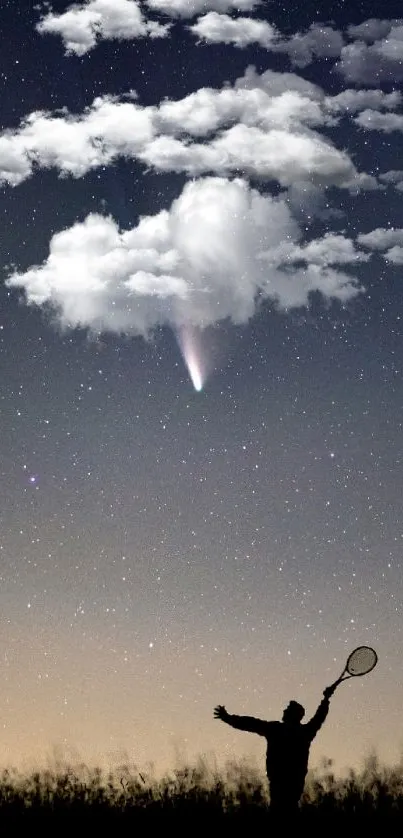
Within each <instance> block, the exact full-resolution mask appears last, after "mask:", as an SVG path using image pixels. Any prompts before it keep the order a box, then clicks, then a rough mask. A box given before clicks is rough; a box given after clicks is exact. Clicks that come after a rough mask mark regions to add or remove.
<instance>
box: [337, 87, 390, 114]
mask: <svg viewBox="0 0 403 838" xmlns="http://www.w3.org/2000/svg"><path fill="white" fill-rule="evenodd" d="M401 101H402V94H401V93H400V91H398V90H394V91H393V92H392V93H384V92H383V90H342V92H341V93H338V94H337V96H327V97H326V99H325V104H326V107H327V108H328V109H329V111H330V112H331V113H334V114H338V113H344V112H346V113H355V112H356V111H360V110H362V109H363V108H369V109H371V110H380V111H381V110H394V109H395V108H397V107H398V106H399V105H400V104H401Z"/></svg>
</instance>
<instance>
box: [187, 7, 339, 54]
mask: <svg viewBox="0 0 403 838" xmlns="http://www.w3.org/2000/svg"><path fill="white" fill-rule="evenodd" d="M189 28H190V30H191V32H193V34H194V35H196V36H197V37H198V38H199V40H200V41H205V42H206V43H210V44H234V46H236V47H246V46H249V45H251V44H258V45H259V46H260V47H263V49H267V50H271V51H272V52H281V53H285V54H287V55H288V57H289V59H290V61H291V63H292V64H293V65H294V66H296V67H306V66H307V65H308V64H311V62H312V61H313V60H314V58H335V57H338V56H339V55H340V52H341V50H342V47H343V45H344V40H343V37H342V35H341V33H340V32H339V31H338V30H337V29H333V28H332V27H331V26H321V25H320V24H312V26H311V27H310V28H309V29H308V31H307V32H301V33H300V32H297V33H296V34H295V35H291V37H289V38H282V37H281V35H280V32H279V31H278V30H277V29H276V28H275V27H274V26H273V25H272V24H270V23H268V22H267V21H266V20H259V19H256V18H251V17H236V18H232V17H229V15H225V14H218V13H217V12H208V13H207V14H205V15H203V16H202V17H200V18H199V19H198V21H197V22H196V23H195V24H193V26H190V27H189Z"/></svg>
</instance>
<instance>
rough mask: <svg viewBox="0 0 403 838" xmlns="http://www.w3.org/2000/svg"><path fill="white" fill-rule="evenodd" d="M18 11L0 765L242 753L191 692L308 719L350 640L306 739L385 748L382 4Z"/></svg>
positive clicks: (343, 747) (164, 760)
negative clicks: (364, 666) (296, 712)
mask: <svg viewBox="0 0 403 838" xmlns="http://www.w3.org/2000/svg"><path fill="white" fill-rule="evenodd" d="M33 5H34V4H32V2H28V0H19V2H18V3H17V2H16V0H11V2H4V1H3V2H2V4H1V11H0V32H1V35H2V48H1V51H0V83H1V88H0V89H1V135H0V184H1V189H0V212H1V219H2V223H1V237H0V253H1V262H2V281H1V288H0V300H1V321H0V330H1V331H0V346H1V354H0V362H1V391H0V393H1V434H0V470H1V482H0V499H1V502H0V521H1V527H0V603H1V616H0V659H1V661H2V677H1V678H0V707H1V710H2V713H1V723H0V733H1V737H0V763H1V764H8V763H13V764H20V763H22V762H23V761H25V760H33V759H38V760H40V759H43V758H44V757H45V756H46V755H47V754H49V753H50V752H51V750H52V748H53V746H60V747H61V748H62V749H66V750H67V753H70V752H71V749H77V750H78V751H79V752H80V754H81V756H82V757H83V758H84V759H85V760H88V761H89V762H93V761H95V760H106V762H108V763H113V762H114V761H115V760H119V759H121V758H122V755H123V754H124V753H127V754H128V755H129V757H130V759H133V760H134V761H136V762H137V763H138V764H139V765H144V764H146V763H147V762H154V763H155V765H156V768H157V769H158V770H159V769H160V768H164V767H167V766H170V765H172V764H173V763H174V760H175V754H177V753H178V751H179V752H181V753H186V754H187V755H188V756H189V757H193V756H194V755H196V754H199V753H212V752H214V753H215V754H216V756H217V758H218V759H220V760H221V759H225V758H227V757H230V756H232V755H235V756H236V757H237V758H238V757H241V756H243V755H248V754H252V755H255V756H257V757H262V758H263V753H264V742H263V741H262V740H260V739H259V737H254V736H252V735H251V734H245V733H240V732H238V731H234V730H232V729H230V728H228V727H226V726H225V725H223V724H221V723H219V722H218V721H214V720H213V707H214V706H215V704H218V703H220V704H225V705H226V706H227V709H228V710H229V712H232V713H245V714H248V715H256V716H259V717H261V718H267V719H277V718H280V717H281V714H282V709H283V707H284V706H285V705H286V704H287V703H288V701H289V700H290V699H292V698H294V699H296V700H298V701H300V702H302V703H303V704H304V706H306V708H307V714H312V713H313V711H314V710H315V709H316V706H317V704H318V702H319V700H320V698H321V694H322V690H323V689H324V687H325V686H326V685H327V684H329V683H331V682H332V681H333V680H335V678H337V676H338V675H339V674H340V672H341V670H342V668H343V666H344V662H345V659H346V657H347V654H348V653H349V652H350V651H351V650H352V649H353V648H354V647H355V646H357V645H361V644H368V645H372V646H374V647H375V648H376V650H377V652H378V654H379V664H378V666H377V668H376V670H374V672H373V673H371V674H370V675H368V677H367V678H362V679H356V680H352V681H350V682H348V683H347V684H343V685H341V687H340V688H339V690H338V691H337V693H336V694H335V696H334V698H333V699H332V702H331V713H330V715H329V718H328V721H327V723H326V725H325V727H324V728H323V730H322V731H321V732H320V734H319V735H318V738H317V740H316V741H315V743H314V746H313V748H312V758H313V762H314V763H315V762H318V761H319V760H320V758H321V757H322V756H324V755H326V756H328V757H333V758H335V760H336V767H338V768H340V769H342V768H343V767H344V766H347V765H353V764H354V765H356V764H357V763H358V762H359V761H360V760H361V758H362V757H363V756H364V755H365V754H366V753H368V751H369V749H370V748H371V747H376V748H377V750H378V751H379V753H380V755H381V757H382V758H383V759H386V760H388V761H394V760H397V759H398V758H399V756H400V748H401V746H402V745H403V725H402V720H401V703H402V697H403V678H402V664H403V658H402V653H401V648H402V640H403V638H402V634H403V613H402V599H403V578H402V560H401V551H402V543H403V512H402V496H403V491H402V490H403V479H402V468H403V445H402V440H403V435H402V422H403V410H402V407H403V385H402V369H403V346H402V326H403V321H402V317H403V314H402V302H403V296H402V277H401V271H402V265H403V212H402V206H403V204H402V198H403V194H402V193H403V171H402V169H403V164H402V161H401V148H402V133H403V99H402V97H401V94H400V89H401V84H402V81H403V69H402V67H403V22H401V23H399V20H397V18H398V17H399V6H400V4H394V3H388V2H385V0H383V2H380V0H373V2H369V1H368V2H362V3H361V4H360V3H357V4H352V3H344V2H341V0H338V2H329V3H326V4H325V6H326V10H325V12H323V13H322V12H321V11H320V10H319V12H318V6H321V4H318V3H317V2H315V3H314V2H310V0H306V2H305V3H295V4H291V3H290V4H287V7H286V8H283V7H282V5H281V4H279V3H277V2H276V0H274V2H270V3H269V2H264V1H263V2H262V3H260V5H258V4H255V5H254V4H253V2H252V0H250V2H249V0H242V2H241V0H240V2H239V5H237V3H236V0H235V2H231V0H206V2H201V0H200V2H199V0H149V3H148V4H147V3H139V4H137V3H136V2H135V0H91V2H87V3H84V4H81V3H79V4H77V5H76V6H75V7H72V6H70V4H69V3H66V2H64V0H63V2H62V0H59V2H54V3H53V4H52V6H51V7H50V6H48V7H43V8H42V9H41V8H40V7H38V8H36V9H34V8H33ZM118 12H119V14H120V18H119V17H118ZM253 21H254V22H255V25H253V23H251V22H253ZM363 24H364V25H363ZM94 27H95V29H94ZM324 27H325V28H324ZM94 33H95V34H94ZM157 36H158V37H157ZM248 68H249V69H248ZM253 68H254V69H253ZM346 91H349V92H348V93H346ZM189 97H190V98H189Z"/></svg>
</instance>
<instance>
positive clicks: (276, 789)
mask: <svg viewBox="0 0 403 838" xmlns="http://www.w3.org/2000/svg"><path fill="white" fill-rule="evenodd" d="M334 689H335V687H334V688H333V687H326V689H325V690H324V691H323V696H324V698H323V699H322V701H321V703H320V704H319V707H318V709H317V711H316V713H315V715H314V716H313V717H312V719H311V720H310V721H309V722H307V723H306V724H304V725H302V724H301V719H302V717H303V716H304V715H305V710H304V708H303V707H302V705H301V704H298V702H297V701H290V703H289V704H288V706H287V707H286V708H285V710H284V712H283V718H282V721H281V722H265V721H263V720H262V719H254V718H253V716H232V715H230V713H227V711H226V709H225V707H223V706H222V705H221V704H219V705H218V707H216V708H215V710H214V717H215V718H216V719H221V721H223V722H226V723H227V724H228V725H231V727H236V728H237V729H238V730H247V731H249V732H250V733H258V734H259V736H264V737H265V738H266V740H267V755H266V770H267V777H268V780H269V786H270V810H271V811H272V812H274V813H276V812H279V813H280V812H281V814H282V815H283V814H288V815H290V814H293V813H295V812H296V811H297V808H298V803H299V799H300V797H301V794H302V792H303V790H304V783H305V777H306V773H307V771H308V757H309V748H310V746H311V742H312V740H313V739H314V738H315V736H316V734H317V732H318V730H319V728H320V727H321V726H322V725H323V722H324V721H325V719H326V716H327V714H328V712H329V698H330V697H331V696H332V695H333V692H334Z"/></svg>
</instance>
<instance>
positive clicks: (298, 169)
mask: <svg viewBox="0 0 403 838" xmlns="http://www.w3.org/2000/svg"><path fill="white" fill-rule="evenodd" d="M138 157H139V159H140V160H142V161H143V162H144V163H146V164H147V165H149V166H152V167H153V168H155V169H156V170H157V171H176V172H186V173H187V174H189V175H193V176H195V175H201V174H203V173H206V172H216V173H219V174H223V175H228V174H231V173H233V172H237V171H242V172H244V173H246V174H248V175H249V176H255V177H258V178H261V179H263V180H275V181H277V182H278V183H280V184H281V185H282V186H289V185H291V184H292V183H293V182H294V181H295V180H310V181H311V182H313V183H314V184H317V185H321V186H330V185H338V186H340V187H344V188H350V187H352V188H354V184H356V185H357V188H360V187H362V188H368V182H366V181H365V180H362V179H361V180H360V178H359V176H358V175H357V172H356V170H355V168H354V166H353V164H352V162H351V160H350V158H349V157H348V155H347V154H345V153H344V152H341V151H338V150H337V149H336V148H334V147H333V146H331V145H330V143H328V142H326V141H325V140H323V139H322V138H321V137H320V136H319V135H316V134H304V133H291V132H288V131H285V130H278V129H273V130H270V131H267V130H263V129H260V128H256V127H254V126H248V125H243V124H239V125H234V126H233V127H232V128H229V129H228V130H226V131H223V132H222V133H221V135H220V136H219V137H218V138H217V139H214V140H212V141H211V142H209V143H205V144H201V143H192V144H188V143H187V142H186V141H183V140H177V139H175V138H173V137H166V136H162V137H158V138H157V139H155V140H153V141H152V142H150V143H149V144H148V146H147V147H146V149H145V150H144V151H143V152H141V153H140V154H139V155H138ZM366 178H368V176H366Z"/></svg>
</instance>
